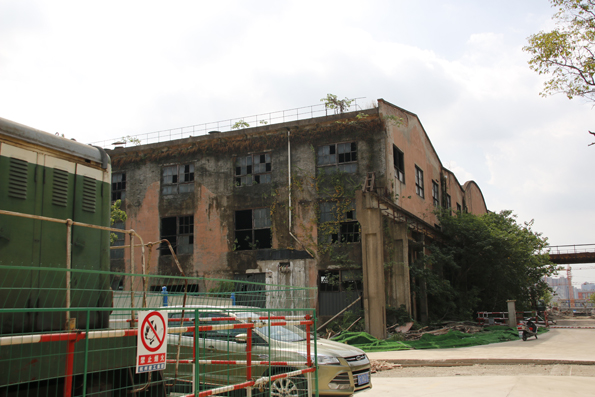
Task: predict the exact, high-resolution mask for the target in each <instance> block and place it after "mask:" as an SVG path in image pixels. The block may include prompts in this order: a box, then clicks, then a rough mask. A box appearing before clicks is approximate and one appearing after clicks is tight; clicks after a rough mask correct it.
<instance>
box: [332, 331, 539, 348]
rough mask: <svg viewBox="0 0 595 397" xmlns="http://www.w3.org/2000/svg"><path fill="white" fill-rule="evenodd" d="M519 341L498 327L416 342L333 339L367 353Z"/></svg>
mask: <svg viewBox="0 0 595 397" xmlns="http://www.w3.org/2000/svg"><path fill="white" fill-rule="evenodd" d="M547 331H548V330H547V329H546V328H539V333H543V332H547ZM518 339H519V334H518V331H517V330H516V329H514V328H510V327H506V326H497V325H495V326H491V327H485V328H484V329H483V331H481V332H476V333H469V334H467V333H464V332H461V331H454V330H450V331H448V332H447V333H446V334H443V335H433V334H429V333H426V334H423V335H422V336H421V338H420V339H418V340H415V341H390V340H380V339H376V338H374V337H373V336H372V335H370V334H368V333H366V332H345V333H342V334H341V335H339V336H337V337H335V338H333V340H335V341H337V342H342V343H346V344H349V345H352V346H355V347H358V348H360V349H362V350H363V351H365V352H378V351H395V350H411V349H446V348H452V347H470V346H479V345H487V344H490V343H498V342H507V341H512V340H518Z"/></svg>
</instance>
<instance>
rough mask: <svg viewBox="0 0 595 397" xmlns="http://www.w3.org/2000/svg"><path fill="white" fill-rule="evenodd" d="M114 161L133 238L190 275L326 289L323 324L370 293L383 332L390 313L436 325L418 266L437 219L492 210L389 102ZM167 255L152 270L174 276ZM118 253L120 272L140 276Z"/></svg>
mask: <svg viewBox="0 0 595 397" xmlns="http://www.w3.org/2000/svg"><path fill="white" fill-rule="evenodd" d="M108 153H109V155H110V156H111V160H112V168H113V176H112V178H113V181H112V182H113V183H112V187H113V189H112V198H113V199H114V200H116V199H119V198H121V199H123V208H124V209H125V211H126V212H127V214H128V220H127V221H126V225H125V227H126V229H134V230H136V231H137V232H138V233H139V234H140V235H141V236H142V237H143V240H144V241H145V242H149V241H158V240H160V239H168V240H169V241H170V242H171V243H172V245H173V246H174V247H175V251H176V254H177V256H178V258H179V261H180V263H181V265H182V267H183V268H184V270H185V273H186V274H187V275H191V276H198V277H214V278H225V279H236V280H249V281H256V282H262V283H267V284H282V285H293V286H304V287H309V286H318V296H317V302H318V303H317V312H318V314H319V316H322V317H324V316H331V315H333V314H335V313H337V312H338V311H340V310H341V309H342V308H344V307H345V306H347V305H348V304H349V303H351V302H352V301H353V300H354V299H355V298H357V296H358V294H360V293H362V298H363V299H362V301H361V302H362V305H363V308H364V309H365V313H366V316H365V320H366V329H367V330H368V331H369V332H371V333H372V334H373V335H375V336H379V337H382V336H383V335H384V333H385V329H386V327H385V321H386V320H385V318H384V308H385V307H386V306H387V305H389V306H393V307H399V306H400V305H404V306H405V307H406V308H407V310H409V312H410V313H412V314H413V315H414V316H415V317H417V318H419V319H424V318H425V316H426V313H427V304H426V301H425V299H424V296H423V294H417V296H416V295H415V294H413V293H412V289H411V288H410V285H411V283H412V282H415V280H413V281H411V280H410V276H409V264H410V263H412V262H413V261H415V259H416V258H417V257H418V256H419V255H421V254H423V252H424V246H425V245H426V244H427V242H428V240H429V239H433V238H435V237H436V235H437V234H439V229H440V227H439V225H438V220H437V217H436V215H435V213H434V210H435V209H436V208H437V207H443V208H450V209H452V211H453V213H456V212H457V211H468V212H471V213H474V214H484V213H486V212H487V208H486V204H485V201H484V198H483V195H482V193H481V190H480V189H479V187H478V186H477V184H476V183H475V182H473V181H470V182H466V183H465V184H464V185H461V184H460V183H459V182H458V181H457V179H456V177H455V175H454V174H453V173H452V172H450V171H449V170H447V169H446V168H444V166H443V165H442V163H441V161H440V159H439V157H438V154H437V153H436V151H435V150H434V148H433V146H432V143H431V142H430V140H429V138H428V136H427V134H426V132H425V130H424V128H423V127H422V125H421V123H420V121H419V119H418V117H417V116H416V115H415V114H413V113H410V112H408V111H406V110H404V109H401V108H399V107H397V106H394V105H392V104H390V103H388V102H386V101H384V100H382V99H379V100H378V103H377V106H375V107H373V108H371V109H367V110H361V111H355V112H348V113H339V114H333V115H328V116H323V117H315V118H310V119H306V120H298V121H292V122H286V123H278V124H270V125H259V126H258V127H252V128H243V129H237V130H232V131H229V132H222V133H219V132H217V131H212V132H210V133H209V134H206V135H202V136H196V137H189V138H186V139H179V140H173V141H168V142H161V143H154V144H147V145H138V146H133V147H121V148H116V149H114V150H110V151H108ZM122 226H124V225H122ZM118 243H119V244H124V242H123V241H120V242H118ZM157 251H158V252H154V253H153V254H152V255H151V259H150V263H149V268H150V269H152V270H151V272H152V273H159V274H176V272H177V270H176V268H175V267H174V265H173V261H172V258H171V255H170V254H169V252H168V251H167V250H165V249H159V250H157ZM118 252H119V253H118ZM122 253H123V251H122V250H119V251H117V252H114V254H113V256H112V261H111V263H112V270H114V271H119V272H128V271H136V272H137V273H138V272H139V269H130V268H129V263H130V262H129V261H128V260H127V259H125V258H124V257H123V255H122ZM169 287H170V289H172V288H173V289H175V287H176V286H169ZM191 287H192V288H193V289H194V290H195V291H202V289H203V288H205V286H204V285H200V283H199V284H197V285H192V286H191Z"/></svg>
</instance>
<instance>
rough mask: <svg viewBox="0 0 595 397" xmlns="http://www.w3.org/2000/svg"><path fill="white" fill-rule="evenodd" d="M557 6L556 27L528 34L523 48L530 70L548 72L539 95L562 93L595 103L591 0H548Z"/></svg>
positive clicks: (594, 17)
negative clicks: (549, 77)
mask: <svg viewBox="0 0 595 397" xmlns="http://www.w3.org/2000/svg"><path fill="white" fill-rule="evenodd" d="M550 1H551V3H552V6H554V7H557V8H558V12H557V13H556V14H554V16H553V19H555V20H556V21H557V25H558V28H557V29H554V30H552V31H551V32H539V33H537V34H534V35H531V36H529V38H528V40H529V45H528V46H525V47H524V48H523V50H525V51H526V52H528V53H529V54H531V56H532V58H531V60H530V61H529V65H530V67H531V69H533V70H535V71H536V72H538V73H539V74H549V75H551V79H550V80H548V81H546V83H545V87H544V90H543V92H542V93H541V95H543V96H547V95H551V94H556V93H560V92H563V93H565V94H566V96H567V97H568V98H569V99H572V98H574V97H575V96H579V97H583V98H586V99H587V100H589V101H592V102H595V78H594V74H595V57H594V54H593V51H594V50H595V1H591V0H550Z"/></svg>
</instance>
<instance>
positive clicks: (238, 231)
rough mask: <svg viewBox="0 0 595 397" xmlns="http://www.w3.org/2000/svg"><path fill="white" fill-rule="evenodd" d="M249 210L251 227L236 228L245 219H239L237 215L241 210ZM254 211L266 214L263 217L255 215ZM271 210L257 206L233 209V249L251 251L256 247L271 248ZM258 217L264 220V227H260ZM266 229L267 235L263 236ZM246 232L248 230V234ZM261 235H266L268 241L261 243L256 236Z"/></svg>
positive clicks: (256, 248)
mask: <svg viewBox="0 0 595 397" xmlns="http://www.w3.org/2000/svg"><path fill="white" fill-rule="evenodd" d="M247 211H251V215H250V216H251V228H247V227H242V228H238V227H239V226H240V225H239V224H240V222H241V223H244V222H245V221H244V220H242V221H239V220H238V215H239V213H241V212H247ZM256 211H259V213H261V214H266V216H265V217H264V218H265V219H263V218H257V217H256ZM270 211H271V210H270V209H269V208H268V207H257V208H247V209H243V210H237V211H234V251H252V250H258V249H271V248H272V245H273V244H272V238H273V221H272V219H271V212H270ZM258 219H260V220H261V221H263V220H264V221H265V225H264V226H266V227H262V225H260V226H259V225H258V224H257V220H258ZM266 230H268V236H264V233H266ZM247 232H250V233H249V235H248V233H247ZM259 235H262V236H263V237H265V238H266V237H268V241H266V242H265V243H262V241H261V239H259V238H257V236H259ZM244 236H248V237H250V239H249V240H248V239H246V238H245V237H244Z"/></svg>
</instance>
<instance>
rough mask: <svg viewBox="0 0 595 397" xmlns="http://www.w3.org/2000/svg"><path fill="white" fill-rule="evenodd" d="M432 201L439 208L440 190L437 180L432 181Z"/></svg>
mask: <svg viewBox="0 0 595 397" xmlns="http://www.w3.org/2000/svg"><path fill="white" fill-rule="evenodd" d="M432 201H433V202H434V207H436V208H438V207H439V206H440V191H439V188H438V184H437V183H436V182H435V181H432Z"/></svg>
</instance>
